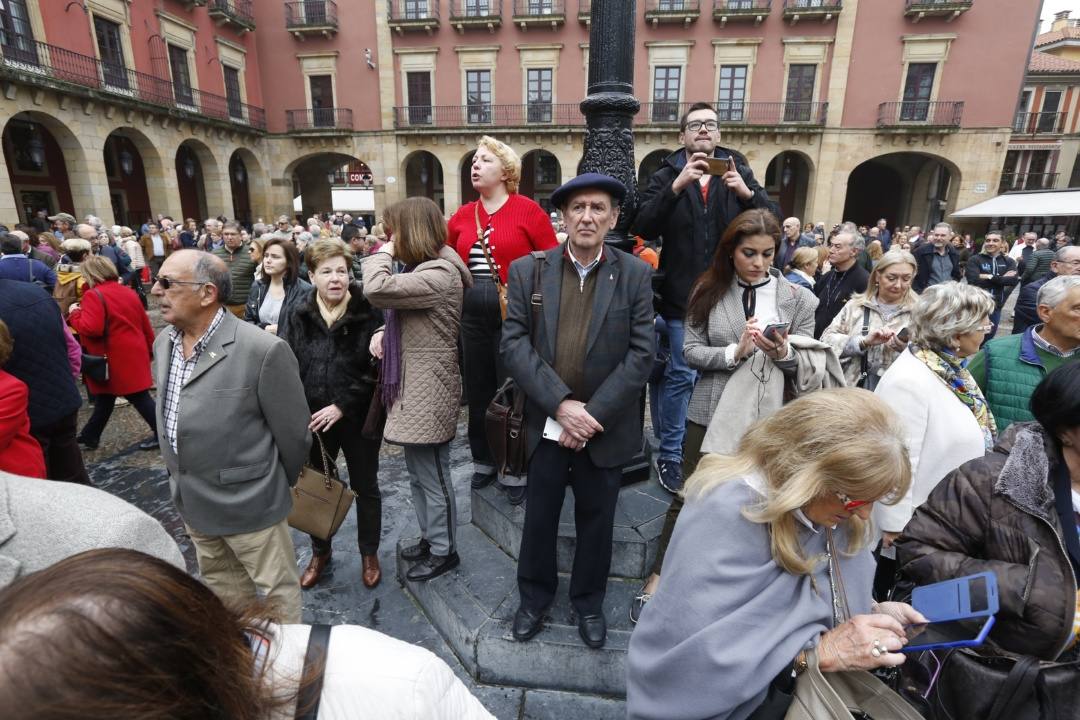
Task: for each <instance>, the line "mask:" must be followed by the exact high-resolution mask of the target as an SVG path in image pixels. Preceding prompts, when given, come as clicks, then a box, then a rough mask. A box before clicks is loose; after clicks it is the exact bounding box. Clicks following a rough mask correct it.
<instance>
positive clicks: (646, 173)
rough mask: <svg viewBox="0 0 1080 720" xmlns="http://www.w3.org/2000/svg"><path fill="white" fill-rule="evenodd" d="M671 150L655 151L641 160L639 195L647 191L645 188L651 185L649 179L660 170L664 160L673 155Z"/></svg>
mask: <svg viewBox="0 0 1080 720" xmlns="http://www.w3.org/2000/svg"><path fill="white" fill-rule="evenodd" d="M671 152H672V151H671V150H667V149H665V148H660V149H659V150H653V151H652V152H650V153H648V154H647V155H645V157H643V158H641V162H640V163H638V172H637V181H638V193H639V194H640V193H642V192H644V191H645V188H646V187H648V185H649V178H650V177H652V175H653V173H655V172H656V171H657V170H659V169H660V166H661V165H663V164H664V159H665V158H667V156H668V155H670V154H671Z"/></svg>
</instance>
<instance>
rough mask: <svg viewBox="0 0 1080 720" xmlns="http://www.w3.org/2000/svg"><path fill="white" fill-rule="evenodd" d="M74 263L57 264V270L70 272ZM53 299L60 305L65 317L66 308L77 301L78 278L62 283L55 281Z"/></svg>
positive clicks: (73, 267)
mask: <svg viewBox="0 0 1080 720" xmlns="http://www.w3.org/2000/svg"><path fill="white" fill-rule="evenodd" d="M75 267H76V266H75V265H57V266H56V269H57V270H62V271H64V272H71V271H72V270H73V269H75ZM53 300H55V301H56V304H57V305H59V306H60V313H61V314H62V315H63V316H64V317H67V314H68V309H69V308H71V306H72V305H74V304H75V303H77V302H79V280H78V278H76V279H75V280H72V281H71V282H67V283H62V282H60V281H59V280H57V281H56V287H54V288H53Z"/></svg>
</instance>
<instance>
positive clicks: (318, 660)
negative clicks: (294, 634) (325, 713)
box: [295, 625, 332, 720]
mask: <svg viewBox="0 0 1080 720" xmlns="http://www.w3.org/2000/svg"><path fill="white" fill-rule="evenodd" d="M331 629H332V628H331V627H330V626H329V625H312V626H311V634H310V635H308V644H307V653H306V654H305V655H304V669H303V670H302V671H301V673H300V678H301V683H303V684H302V685H301V687H300V693H299V694H298V695H297V698H296V716H295V717H296V720H315V718H316V717H318V715H319V697H320V696H321V695H322V686H323V673H324V672H325V671H326V655H327V648H328V647H329V645H330V630H331ZM315 667H318V672H317V673H315V672H313V669H314V668H315Z"/></svg>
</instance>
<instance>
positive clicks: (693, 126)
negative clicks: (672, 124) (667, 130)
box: [686, 120, 720, 133]
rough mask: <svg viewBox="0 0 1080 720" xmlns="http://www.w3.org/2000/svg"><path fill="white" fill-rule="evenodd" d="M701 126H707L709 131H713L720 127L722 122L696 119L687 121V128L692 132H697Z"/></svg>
mask: <svg viewBox="0 0 1080 720" xmlns="http://www.w3.org/2000/svg"><path fill="white" fill-rule="evenodd" d="M701 128H705V129H706V130H708V131H709V132H713V131H715V130H717V129H719V128H720V124H719V123H718V122H716V121H715V120H705V121H701V120H695V121H693V122H688V123H686V129H687V130H689V131H690V132H692V133H696V132H697V131H698V130H700V129H701Z"/></svg>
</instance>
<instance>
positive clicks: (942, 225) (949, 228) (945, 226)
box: [934, 222, 952, 232]
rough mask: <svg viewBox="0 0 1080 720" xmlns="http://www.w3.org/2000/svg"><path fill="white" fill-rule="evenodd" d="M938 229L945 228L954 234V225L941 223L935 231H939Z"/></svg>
mask: <svg viewBox="0 0 1080 720" xmlns="http://www.w3.org/2000/svg"><path fill="white" fill-rule="evenodd" d="M938 228H945V229H946V230H948V231H949V232H952V225H950V224H949V223H947V222H939V223H938V224H937V225H935V226H934V229H935V230H937V229H938Z"/></svg>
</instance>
